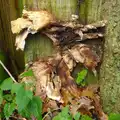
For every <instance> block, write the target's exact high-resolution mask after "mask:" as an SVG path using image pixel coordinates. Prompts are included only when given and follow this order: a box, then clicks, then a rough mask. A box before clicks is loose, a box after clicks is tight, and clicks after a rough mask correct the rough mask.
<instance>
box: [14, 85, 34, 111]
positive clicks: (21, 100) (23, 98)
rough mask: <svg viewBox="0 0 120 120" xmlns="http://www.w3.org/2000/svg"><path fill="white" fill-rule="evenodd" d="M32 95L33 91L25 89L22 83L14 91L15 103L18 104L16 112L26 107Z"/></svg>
mask: <svg viewBox="0 0 120 120" xmlns="http://www.w3.org/2000/svg"><path fill="white" fill-rule="evenodd" d="M32 97H33V93H32V91H30V90H25V89H24V86H23V85H22V86H21V87H20V88H19V90H18V91H17V93H16V103H17V105H18V112H21V111H22V110H23V109H25V108H26V106H27V105H28V103H29V102H30V100H31V99H32Z"/></svg>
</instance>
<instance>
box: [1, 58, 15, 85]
mask: <svg viewBox="0 0 120 120" xmlns="http://www.w3.org/2000/svg"><path fill="white" fill-rule="evenodd" d="M0 64H1V65H2V67H3V68H4V70H5V71H6V72H7V73H8V75H9V76H10V77H11V79H12V80H13V81H14V82H15V83H16V80H15V78H14V77H13V76H12V74H11V73H10V72H9V71H8V69H7V68H6V67H5V65H4V64H3V62H2V61H1V60H0Z"/></svg>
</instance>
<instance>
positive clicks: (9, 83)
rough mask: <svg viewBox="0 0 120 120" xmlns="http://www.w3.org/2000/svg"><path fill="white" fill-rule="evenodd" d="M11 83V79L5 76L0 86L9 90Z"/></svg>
mask: <svg viewBox="0 0 120 120" xmlns="http://www.w3.org/2000/svg"><path fill="white" fill-rule="evenodd" d="M12 84H13V80H12V79H11V78H7V79H5V80H4V81H3V82H2V83H1V86H0V88H1V89H2V90H11V88H12Z"/></svg>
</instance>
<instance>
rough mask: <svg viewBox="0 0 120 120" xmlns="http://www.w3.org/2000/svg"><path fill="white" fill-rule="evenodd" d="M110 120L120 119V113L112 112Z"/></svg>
mask: <svg viewBox="0 0 120 120" xmlns="http://www.w3.org/2000/svg"><path fill="white" fill-rule="evenodd" d="M108 120H120V114H115V113H111V114H110V115H109V119H108Z"/></svg>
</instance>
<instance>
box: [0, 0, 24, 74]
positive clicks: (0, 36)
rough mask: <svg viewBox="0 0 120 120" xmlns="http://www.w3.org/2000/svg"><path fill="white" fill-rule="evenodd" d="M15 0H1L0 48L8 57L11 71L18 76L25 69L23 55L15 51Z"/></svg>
mask: <svg viewBox="0 0 120 120" xmlns="http://www.w3.org/2000/svg"><path fill="white" fill-rule="evenodd" d="M17 5H18V4H15V0H0V48H1V49H2V50H3V51H4V52H5V53H6V54H7V55H8V56H10V58H9V60H10V61H9V63H8V66H9V67H10V69H11V71H13V73H14V74H15V75H18V69H19V70H21V69H23V67H24V59H23V53H21V52H17V51H15V47H14V42H15V36H14V35H13V34H12V32H11V26H10V22H11V20H14V19H16V18H17V14H18V12H17Z"/></svg>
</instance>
